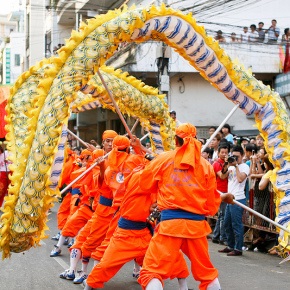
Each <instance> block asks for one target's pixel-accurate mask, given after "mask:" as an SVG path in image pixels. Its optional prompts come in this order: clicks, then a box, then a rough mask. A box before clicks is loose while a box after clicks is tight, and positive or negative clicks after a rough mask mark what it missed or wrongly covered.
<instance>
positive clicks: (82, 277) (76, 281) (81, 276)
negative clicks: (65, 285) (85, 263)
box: [74, 271, 88, 284]
mask: <svg viewBox="0 0 290 290" xmlns="http://www.w3.org/2000/svg"><path fill="white" fill-rule="evenodd" d="M77 275H78V276H77V277H76V278H75V279H74V284H82V283H83V281H85V280H86V279H87V278H88V275H87V274H86V273H85V272H84V271H78V272H77Z"/></svg>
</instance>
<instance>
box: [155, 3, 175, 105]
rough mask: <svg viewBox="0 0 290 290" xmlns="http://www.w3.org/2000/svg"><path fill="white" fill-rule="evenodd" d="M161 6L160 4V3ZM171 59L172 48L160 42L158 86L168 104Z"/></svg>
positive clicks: (157, 50) (157, 51) (158, 47)
mask: <svg viewBox="0 0 290 290" xmlns="http://www.w3.org/2000/svg"><path fill="white" fill-rule="evenodd" d="M163 2H164V4H165V5H167V0H164V1H163ZM158 4H159V3H158ZM170 57H171V48H170V47H169V46H168V45H167V44H165V43H164V42H159V44H158V46H157V49H156V59H157V68H158V75H157V84H158V90H159V94H165V95H166V97H165V102H166V103H168V92H169V84H170V80H169V74H168V67H169V59H170Z"/></svg>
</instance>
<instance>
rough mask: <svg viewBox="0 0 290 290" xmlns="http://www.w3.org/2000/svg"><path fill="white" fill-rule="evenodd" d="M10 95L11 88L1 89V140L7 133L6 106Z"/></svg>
mask: <svg viewBox="0 0 290 290" xmlns="http://www.w3.org/2000/svg"><path fill="white" fill-rule="evenodd" d="M9 93H10V88H9V87H0V138H5V135H6V131H5V124H6V122H5V120H4V118H5V116H6V111H5V106H6V104H7V98H8V96H9Z"/></svg>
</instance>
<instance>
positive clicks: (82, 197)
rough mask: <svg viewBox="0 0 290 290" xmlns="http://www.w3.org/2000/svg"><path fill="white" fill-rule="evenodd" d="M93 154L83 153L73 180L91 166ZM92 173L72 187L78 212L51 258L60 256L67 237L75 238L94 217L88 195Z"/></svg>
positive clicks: (70, 218)
mask: <svg viewBox="0 0 290 290" xmlns="http://www.w3.org/2000/svg"><path fill="white" fill-rule="evenodd" d="M91 156H92V152H91V151H89V150H87V149H85V150H83V151H82V153H81V155H80V159H81V160H82V164H83V166H82V167H81V168H79V169H77V170H75V171H74V172H72V173H71V176H72V179H75V178H77V177H78V176H79V175H81V174H82V173H83V172H84V171H85V170H86V169H87V168H88V167H90V166H91V163H92V159H91ZM92 176H93V175H92V171H90V172H88V173H87V174H86V175H85V176H83V177H82V178H81V179H80V180H79V181H78V182H76V183H75V184H74V185H72V195H73V197H72V200H74V199H75V196H74V195H75V194H76V195H77V199H76V202H75V206H77V207H78V208H77V210H76V211H75V213H74V214H73V215H71V216H70V217H69V218H68V219H67V221H66V223H65V225H64V227H63V229H62V231H61V235H60V237H59V240H58V242H57V244H56V245H55V246H54V248H53V250H52V251H51V253H50V257H56V256H59V255H60V253H61V247H62V246H63V244H64V241H65V238H66V237H71V238H74V237H75V236H76V235H77V233H78V231H79V230H80V229H81V228H82V227H83V226H84V225H85V224H86V223H87V221H88V220H89V219H90V218H91V217H92V215H93V210H92V208H91V205H90V203H89V196H88V194H87V192H88V190H87V185H91V184H92Z"/></svg>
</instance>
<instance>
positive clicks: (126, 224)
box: [118, 217, 147, 230]
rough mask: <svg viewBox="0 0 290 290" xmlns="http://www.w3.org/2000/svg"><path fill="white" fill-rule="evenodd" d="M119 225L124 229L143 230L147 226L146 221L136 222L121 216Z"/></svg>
mask: <svg viewBox="0 0 290 290" xmlns="http://www.w3.org/2000/svg"><path fill="white" fill-rule="evenodd" d="M118 227H119V228H121V229H124V230H143V229H146V228H147V223H146V222H135V221H130V220H127V219H125V218H123V217H120V219H119V221H118Z"/></svg>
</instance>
